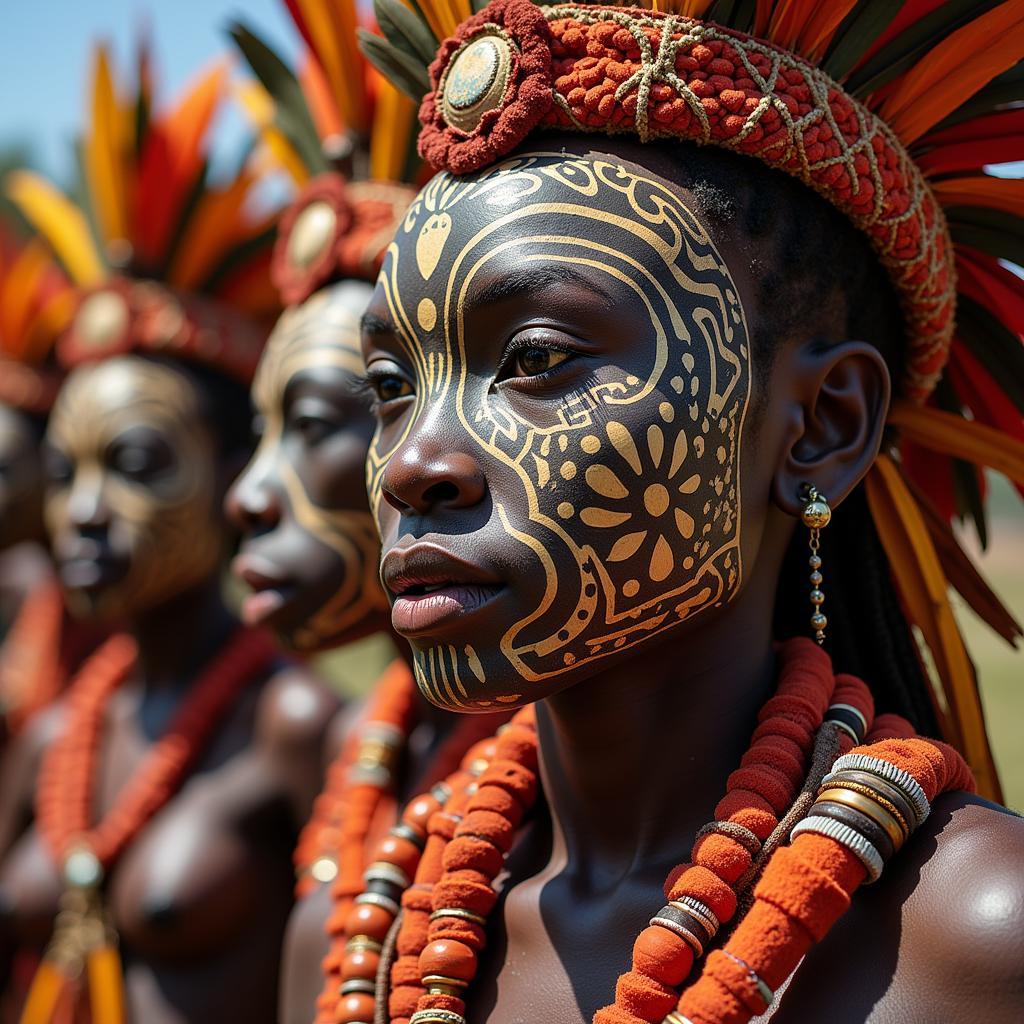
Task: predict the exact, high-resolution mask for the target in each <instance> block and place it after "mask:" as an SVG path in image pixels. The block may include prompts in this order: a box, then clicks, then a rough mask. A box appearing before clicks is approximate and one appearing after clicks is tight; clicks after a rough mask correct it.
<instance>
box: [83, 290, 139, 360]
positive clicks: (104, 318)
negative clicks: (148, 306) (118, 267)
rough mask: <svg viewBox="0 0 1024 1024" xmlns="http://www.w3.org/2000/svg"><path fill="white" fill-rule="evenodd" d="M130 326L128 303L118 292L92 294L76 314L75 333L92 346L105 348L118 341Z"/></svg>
mask: <svg viewBox="0 0 1024 1024" xmlns="http://www.w3.org/2000/svg"><path fill="white" fill-rule="evenodd" d="M127 328H128V304H127V303H126V302H125V300H124V297H123V296H121V295H119V294H118V293H117V292H112V291H104V292H96V293H95V294H93V295H90V296H89V297H88V298H87V299H86V300H85V301H84V302H83V303H82V305H81V306H79V307H78V313H77V315H76V316H75V334H76V335H77V336H78V338H79V339H80V340H81V341H82V342H83V343H84V344H86V345H88V346H90V347H92V348H103V347H105V346H107V345H111V344H113V342H115V341H117V340H118V339H119V338H120V337H121V336H122V335H123V334H124V332H125V331H126V330H127Z"/></svg>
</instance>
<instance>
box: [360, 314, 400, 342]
mask: <svg viewBox="0 0 1024 1024" xmlns="http://www.w3.org/2000/svg"><path fill="white" fill-rule="evenodd" d="M359 330H360V331H362V332H363V334H369V335H371V336H372V335H382V334H395V333H396V332H395V325H394V324H393V323H392V322H391V321H390V320H386V319H385V318H384V317H382V316H378V315H377V314H376V313H371V312H366V313H364V314H363V315H362V317H361V319H360V320H359Z"/></svg>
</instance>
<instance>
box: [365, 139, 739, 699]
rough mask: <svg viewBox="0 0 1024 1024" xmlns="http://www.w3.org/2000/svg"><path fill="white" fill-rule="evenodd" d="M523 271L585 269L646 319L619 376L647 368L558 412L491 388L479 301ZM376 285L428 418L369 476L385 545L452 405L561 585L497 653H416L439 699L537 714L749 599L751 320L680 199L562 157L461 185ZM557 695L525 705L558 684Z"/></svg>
mask: <svg viewBox="0 0 1024 1024" xmlns="http://www.w3.org/2000/svg"><path fill="white" fill-rule="evenodd" d="M473 206H476V207H481V206H482V207H483V208H484V210H485V211H486V215H485V216H482V215H481V214H480V213H479V212H473V213H471V210H470V209H469V208H471V207H473ZM460 218H463V219H464V220H465V221H467V222H469V223H470V224H472V225H473V228H474V229H475V230H470V229H469V228H466V229H462V228H461V227H460V225H459V219H460ZM513 263H514V265H516V266H520V267H545V268H554V269H555V270H556V271H557V270H558V268H565V272H566V273H569V272H571V271H570V268H573V269H575V270H583V271H585V272H586V274H587V275H588V276H589V277H590V278H591V279H593V280H594V281H595V282H597V284H598V285H600V286H602V287H603V288H604V289H605V290H606V291H607V292H608V293H609V295H610V296H611V297H612V298H613V299H614V300H615V301H620V302H627V301H628V302H631V303H633V304H634V305H635V306H636V307H637V308H638V309H639V310H641V311H642V313H641V314H640V316H641V319H640V322H636V323H635V324H634V325H633V326H632V330H633V331H634V332H635V339H634V340H631V342H630V345H629V348H630V349H631V351H630V353H629V356H630V358H629V359H628V360H619V362H620V363H621V362H626V363H628V366H622V365H612V362H613V361H610V362H609V365H607V366H605V367H602V372H601V373H600V374H598V375H596V376H597V377H598V378H599V379H596V380H591V381H588V382H587V383H586V384H585V385H584V386H582V387H579V388H576V389H575V390H573V391H571V393H567V394H566V396H565V398H564V401H563V402H561V403H560V405H559V407H558V408H557V409H553V410H548V411H546V412H542V413H537V412H536V411H533V412H528V411H527V406H526V405H524V404H522V403H520V405H519V406H516V405H515V403H513V402H511V401H505V400H502V397H501V395H500V394H498V393H496V390H495V388H494V387H493V385H492V386H490V387H488V386H486V385H481V382H480V380H479V376H480V375H479V374H478V373H476V372H473V371H472V370H471V367H472V363H473V338H472V337H470V336H467V331H466V308H467V301H470V302H471V300H472V296H473V294H474V289H476V288H477V287H478V282H479V281H481V280H484V279H486V278H487V276H488V274H491V275H493V274H496V273H498V271H497V270H496V269H495V268H502V267H508V266H510V265H512V264H513ZM377 287H378V295H383V298H384V300H385V302H386V306H387V310H388V312H389V314H390V317H391V319H392V320H393V322H394V324H395V325H396V326H397V329H398V333H399V341H400V343H401V346H402V348H403V349H404V353H405V356H406V358H407V360H408V362H409V364H410V367H411V368H412V369H413V370H414V372H415V378H416V398H415V404H414V406H413V407H412V409H411V410H410V411H409V412H407V413H405V414H403V416H402V417H401V419H400V420H399V421H398V422H397V423H396V425H394V426H384V425H380V426H379V427H378V432H377V435H376V437H375V441H374V444H373V446H372V447H371V451H370V457H369V461H368V486H369V491H370V496H371V503H372V505H373V507H374V509H375V511H376V512H377V515H378V521H379V522H380V524H381V529H382V533H383V535H384V537H385V549H387V547H388V545H389V543H393V542H394V540H395V539H397V538H396V537H395V536H394V529H393V526H391V527H390V529H391V534H390V535H389V532H388V531H389V523H390V522H392V517H393V516H394V513H393V512H392V511H391V510H389V509H387V508H386V507H385V506H383V505H382V501H381V491H382V477H383V475H384V473H385V470H386V468H387V465H388V461H389V459H390V458H391V457H392V455H393V454H394V453H395V451H396V450H397V449H398V447H399V446H400V445H401V444H402V443H403V441H405V440H406V439H407V438H408V437H409V436H410V434H411V433H413V432H414V431H415V429H416V425H417V424H418V423H420V422H421V421H425V420H426V419H429V418H430V416H431V415H432V414H433V411H435V410H437V409H438V408H439V407H441V406H443V405H448V406H449V407H450V408H451V409H454V411H455V415H456V416H457V419H458V422H459V424H460V427H461V430H462V432H463V433H464V436H465V437H466V439H467V444H468V445H469V448H470V450H472V451H473V452H474V453H475V455H476V457H477V458H478V459H479V460H480V463H481V465H482V466H483V471H484V474H485V476H486V477H487V480H488V487H489V490H490V494H491V498H492V500H493V507H494V515H496V516H497V517H498V518H499V519H500V521H501V524H502V526H503V528H504V531H505V534H506V535H507V536H508V537H509V538H512V539H513V540H514V541H515V543H516V544H520V545H523V546H525V548H527V549H528V550H529V552H531V553H532V556H533V558H534V560H535V562H536V563H537V565H538V566H539V567H540V570H541V572H542V573H543V578H544V585H543V588H542V590H540V591H539V598H538V600H537V601H536V603H535V607H532V608H530V609H528V610H527V611H526V613H525V614H520V615H519V616H518V617H517V618H516V620H515V621H513V622H511V623H509V624H508V627H507V629H505V631H504V632H503V634H502V635H500V636H495V637H493V643H490V644H488V650H487V652H486V653H485V651H484V645H483V643H481V642H476V646H475V647H474V646H471V645H458V646H456V645H454V644H432V645H421V644H416V643H414V650H415V655H416V658H415V660H416V669H417V676H418V679H419V682H420V685H421V687H422V688H423V689H424V691H425V692H426V693H427V695H428V696H429V697H430V698H431V699H432V700H434V701H435V702H437V703H440V704H443V705H450V706H465V705H467V704H471V705H476V706H486V705H487V704H488V703H491V701H489V700H486V699H479V698H481V697H483V696H487V697H490V696H492V695H493V696H494V698H495V699H497V700H505V701H509V702H511V701H518V700H520V699H524V694H523V693H522V684H523V683H524V682H525V683H545V684H546V683H547V681H549V680H554V679H556V678H557V679H558V680H559V682H558V685H559V686H560V685H562V678H561V677H567V676H569V675H575V676H577V677H579V676H581V675H583V674H589V672H591V671H593V666H594V664H595V663H596V662H597V661H598V660H599V659H603V658H607V657H609V656H612V655H614V654H615V653H617V652H619V651H624V650H628V649H629V648H631V647H634V646H635V645H637V644H640V643H643V642H645V641H648V640H649V639H651V638H652V637H654V636H656V635H657V634H659V633H662V632H663V631H665V630H667V629H669V628H671V627H673V626H676V625H678V624H679V623H681V622H683V621H684V620H688V619H691V618H692V617H693V616H694V615H695V614H697V613H698V612H700V611H702V610H704V609H708V608H711V607H716V606H720V605H722V604H724V603H725V602H726V601H728V600H729V599H730V597H731V596H732V595H734V594H735V593H736V591H737V589H738V588H739V586H740V582H741V562H740V548H739V526H740V522H739V516H740V481H739V437H740V434H741V432H742V424H743V417H744V413H745V410H746V407H747V403H748V400H749V391H750V353H749V347H748V341H747V329H746V322H745V318H744V313H743V310H742V307H741V305H740V301H739V298H738V294H737V289H736V286H735V284H734V283H733V281H732V279H731V277H730V275H729V272H728V270H727V268H726V266H725V263H724V261H723V258H722V256H721V255H720V254H719V252H718V251H717V249H716V248H715V246H714V244H713V243H712V241H711V239H710V238H709V237H708V235H707V233H706V231H705V230H704V228H703V226H702V225H701V223H700V222H699V221H698V219H697V218H696V217H695V216H694V214H693V213H692V212H691V211H690V210H689V209H688V208H687V207H686V206H685V205H684V203H683V202H682V200H681V199H680V197H679V196H678V195H677V194H675V193H674V192H673V191H672V190H671V189H670V188H669V187H667V186H666V185H665V184H662V183H661V182H659V181H657V180H654V179H651V178H647V177H644V176H643V175H641V174H639V173H635V172H634V171H632V170H629V169H627V168H625V167H623V166H621V165H620V164H617V163H613V162H610V161H603V160H599V159H585V158H572V157H567V156H564V155H556V154H530V155H526V156H522V157H518V158H515V159H512V160H509V161H507V162H505V163H503V164H501V165H499V166H497V167H495V168H492V169H490V170H488V171H487V172H482V173H480V174H478V175H476V176H473V177H470V178H461V179H456V178H453V177H451V176H449V175H447V174H441V175H439V176H437V177H436V178H435V179H433V180H432V182H431V183H430V184H429V185H428V186H427V187H426V188H425V189H424V190H423V192H422V193H421V194H420V196H419V197H418V199H417V200H416V202H415V203H414V204H413V206H412V208H411V209H410V211H409V214H408V216H407V217H406V220H405V222H404V224H403V226H402V228H401V230H400V231H399V233H398V236H397V238H396V240H395V242H394V243H393V245H392V246H391V248H390V250H389V252H388V255H387V258H386V260H385V263H384V266H383V269H382V271H381V275H380V277H379V279H378V286H377ZM538 309H539V310H542V309H543V302H542V300H541V301H539V302H538ZM630 360H631V361H630ZM550 404H554V403H550ZM533 409H534V410H535V409H536V406H534V407H533ZM503 481H504V482H503ZM511 481H515V483H512V482H511ZM488 639H490V638H488ZM467 684H468V686H467ZM539 689H540V691H541V692H538V693H536V694H532V695H531V694H526V695H525V699H534V697H535V696H539V695H543V692H550V690H551V689H552V687H551V686H550V685H545V686H542V687H540V688H539Z"/></svg>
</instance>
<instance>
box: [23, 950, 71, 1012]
mask: <svg viewBox="0 0 1024 1024" xmlns="http://www.w3.org/2000/svg"><path fill="white" fill-rule="evenodd" d="M70 983H71V979H70V978H69V977H68V976H67V975H66V974H65V973H64V972H63V971H62V970H61V969H60V968H59V967H58V966H57V964H56V963H54V961H52V960H43V961H42V963H40V965H39V966H38V967H37V968H36V973H35V974H34V975H33V977H32V984H31V985H30V986H29V990H28V996H27V998H26V999H25V1005H24V1006H23V1007H22V1011H21V1017H20V1024H51V1022H52V1020H53V1015H54V1012H55V1011H56V1009H57V1004H58V1003H59V1002H60V1000H61V996H62V995H63V994H64V991H65V989H66V988H67V986H68V985H69V984H70Z"/></svg>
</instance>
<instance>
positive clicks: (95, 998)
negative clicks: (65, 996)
mask: <svg viewBox="0 0 1024 1024" xmlns="http://www.w3.org/2000/svg"><path fill="white" fill-rule="evenodd" d="M88 973H89V1008H90V1010H91V1011H92V1022H93V1024H124V1019H125V1016H124V981H123V977H124V975H123V971H122V968H121V957H120V956H119V955H118V952H117V948H116V947H115V946H112V945H109V944H108V943H103V944H102V945H100V946H98V947H97V948H95V949H93V950H92V952H91V953H90V954H89V959H88Z"/></svg>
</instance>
